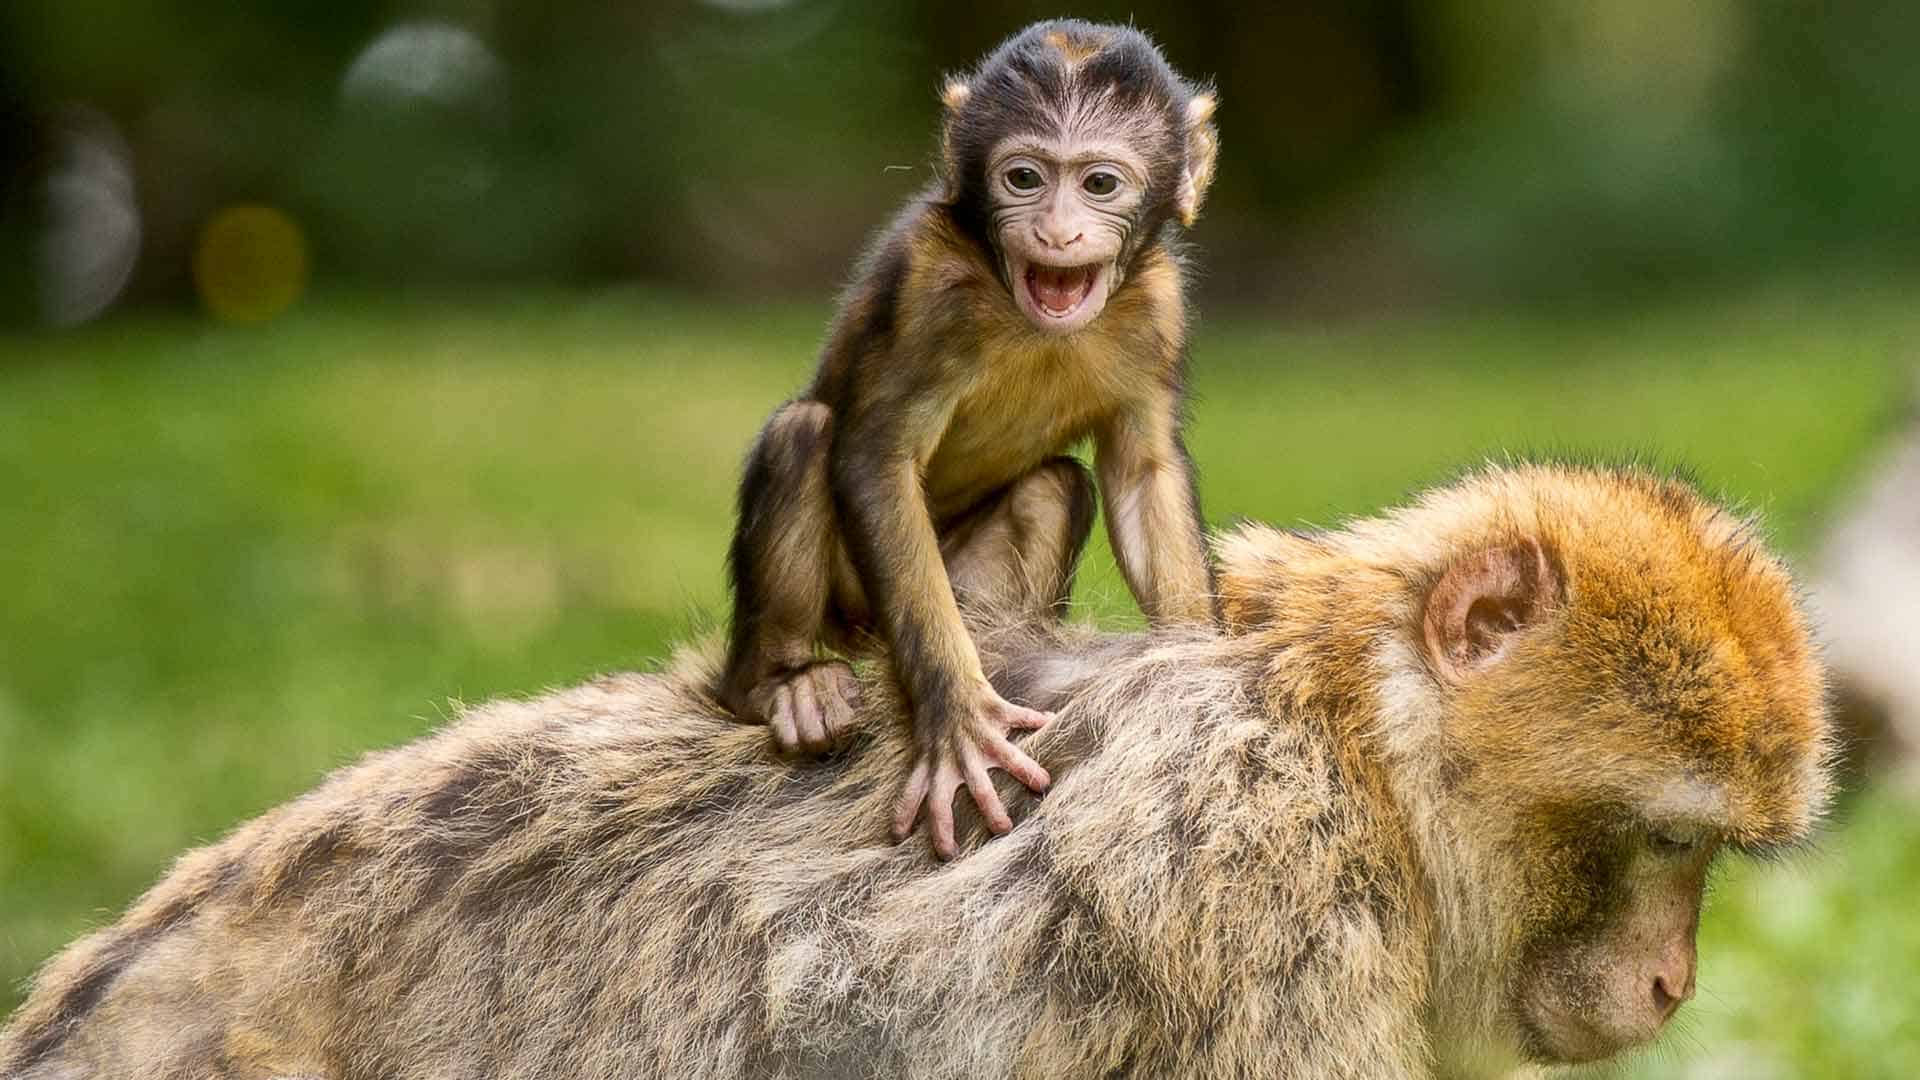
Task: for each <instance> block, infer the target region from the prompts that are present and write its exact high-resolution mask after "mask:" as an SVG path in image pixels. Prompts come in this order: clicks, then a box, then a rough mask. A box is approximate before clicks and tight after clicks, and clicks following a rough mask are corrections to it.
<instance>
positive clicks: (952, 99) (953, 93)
mask: <svg viewBox="0 0 1920 1080" xmlns="http://www.w3.org/2000/svg"><path fill="white" fill-rule="evenodd" d="M972 94H973V87H971V86H968V85H967V80H965V79H962V78H960V77H959V76H958V75H953V76H949V77H948V78H947V81H946V84H945V85H943V86H942V87H940V104H942V105H945V106H946V107H947V115H948V117H949V118H951V117H952V115H953V114H954V113H956V112H958V111H960V106H962V105H965V104H966V103H967V98H968V97H970V96H972Z"/></svg>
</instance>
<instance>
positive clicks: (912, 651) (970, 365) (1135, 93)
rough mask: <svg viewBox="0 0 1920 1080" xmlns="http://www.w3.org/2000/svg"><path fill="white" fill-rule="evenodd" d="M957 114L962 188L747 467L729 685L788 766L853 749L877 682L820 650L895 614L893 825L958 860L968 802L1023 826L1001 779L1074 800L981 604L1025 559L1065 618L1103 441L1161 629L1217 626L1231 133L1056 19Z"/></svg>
mask: <svg viewBox="0 0 1920 1080" xmlns="http://www.w3.org/2000/svg"><path fill="white" fill-rule="evenodd" d="M942 99H943V101H944V104H945V109H946V118H945V125H944V133H943V141H942V153H941V158H942V173H943V175H942V177H941V178H940V179H939V180H938V181H936V183H935V184H934V185H933V186H932V187H931V188H929V189H928V190H927V191H925V192H923V193H922V194H921V195H920V196H918V197H917V198H916V199H915V200H914V201H913V202H912V203H910V204H909V205H908V206H907V208H906V209H905V210H904V211H903V212H902V213H901V214H900V215H899V216H898V218H897V219H896V220H895V221H894V222H893V224H892V225H891V226H890V227H889V228H888V229H887V230H886V231H885V232H884V233H883V234H882V235H881V237H880V238H879V240H878V242H877V243H876V244H875V245H874V247H873V248H872V250H871V251H870V252H869V253H868V254H867V256H866V258H865V259H864V260H863V261H862V263H861V264H860V267H859V269H858V270H857V271H856V275H855V280H854V284H853V286H852V287H851V288H850V289H849V290H848V291H847V293H846V295H845V297H844V298H843V299H842V301H841V305H840V311H839V315H838V317H837V318H836V320H835V322H834V325H833V329H832V332H831V334H830V337H829V339H828V342H827V345H826V348H825V350H824V354H823V356H822V357H821V361H820V368H819V371H818V373H817V374H816V375H815V376H814V379H813V382H812V384H811V385H810V386H808V388H807V389H806V390H805V391H804V392H803V393H802V394H801V395H800V396H799V397H798V398H796V399H795V400H793V401H791V402H789V403H788V404H786V405H785V406H783V407H781V408H780V410H779V411H777V412H775V413H774V415H773V417H772V419H770V420H769V421H768V422H767V425H766V428H765V429H764V430H763V431H762V432H761V435H760V438H759V441H758V443H757V444H756V445H755V446H754V448H753V450H752V451H751V452H750V454H749V456H748V461H747V467H746V471H745V476H744V479H743V481H742V483H741V487H740V508H739V525H738V529H737V531H736V533H735V535H734V540H733V547H732V553H731V557H730V563H731V575H732V584H733V595H734V611H733V624H732V633H731V645H730V649H729V652H728V656H727V665H726V674H725V677H724V678H723V679H722V681H721V686H720V693H721V698H722V700H723V701H724V702H725V703H726V704H727V706H728V707H729V708H731V709H733V710H734V711H735V713H736V714H738V715H739V716H741V717H743V718H747V719H753V720H765V721H766V722H767V723H768V724H769V725H770V726H771V728H772V732H773V736H774V738H775V740H776V741H777V742H778V743H779V744H780V746H781V747H782V748H783V749H786V750H789V751H792V750H806V751H821V750H825V749H828V748H829V747H831V746H833V745H835V744H836V743H837V742H838V741H839V739H840V737H841V735H842V733H843V732H844V730H845V728H846V725H847V723H848V721H849V719H850V718H851V716H852V703H853V694H854V692H855V691H854V686H855V683H854V680H853V676H852V672H851V670H850V669H849V668H848V666H847V664H846V663H845V662H843V661H841V660H838V659H831V658H823V657H822V655H821V652H820V645H821V643H822V642H823V640H825V641H828V642H833V643H840V644H845V643H847V642H848V641H850V640H851V639H852V638H853V637H855V636H856V635H858V634H859V633H860V632H862V631H863V630H865V629H867V628H869V627H870V626H872V625H874V624H875V622H876V621H877V624H878V627H879V629H880V631H881V632H882V634H883V636H884V637H885V638H886V641H887V643H888V644H889V645H890V646H891V649H890V653H891V656H892V658H893V664H894V670H895V672H896V674H897V676H898V678H899V681H900V687H901V689H902V690H903V691H904V693H905V695H906V698H907V700H908V701H909V702H910V703H911V707H912V714H913V727H914V732H915V735H916V737H917V740H918V745H919V752H918V754H917V756H916V758H915V761H914V763H913V765H912V766H911V768H910V771H909V773H908V777H907V781H906V783H905V785H904V786H903V787H902V789H901V793H900V797H899V799H898V800H897V802H896V803H895V806H894V816H893V821H894V835H895V837H896V839H898V838H903V837H904V836H905V835H906V834H907V833H908V832H909V831H910V830H911V829H912V827H913V824H914V821H915V819H916V817H917V816H919V815H920V814H921V813H922V810H923V807H924V813H925V815H926V819H927V821H928V825H929V831H930V832H931V833H932V836H933V842H934V847H935V849H936V850H937V851H939V852H940V853H941V854H942V855H951V854H952V853H953V852H954V850H955V846H954V837H953V798H954V795H955V793H956V791H957V790H958V789H959V788H960V787H962V786H965V787H966V788H968V789H969V791H970V792H971V793H972V795H973V798H974V800H975V802H976V803H977V804H978V805H979V807H980V810H981V812H982V813H983V814H984V815H985V817H986V819H987V821H988V822H989V824H991V825H992V827H993V828H995V829H996V830H1005V829H1006V828H1008V827H1010V824H1011V823H1010V820H1009V819H1008V817H1007V813H1006V810H1005V808H1004V806H1003V804H1002V802H1001V800H1000V798H999V796H998V795H997V794H996V793H995V789H994V787H993V785H992V784H991V782H989V781H988V779H987V771H988V769H989V768H992V767H995V766H998V767H1000V768H1004V769H1006V770H1007V771H1008V772H1009V773H1011V774H1012V775H1013V776H1015V777H1016V778H1018V779H1019V780H1020V781H1021V782H1022V783H1023V784H1025V785H1027V786H1028V787H1030V788H1032V789H1034V790H1040V789H1043V788H1045V787H1046V785H1047V783H1048V776H1047V773H1046V770H1045V769H1043V768H1042V767H1041V766H1040V765H1039V764H1038V763H1036V762H1035V761H1034V760H1033V759H1032V758H1031V757H1030V756H1028V755H1027V753H1026V752H1025V751H1023V750H1021V749H1020V748H1019V747H1018V746H1016V745H1015V744H1014V743H1013V742H1011V741H1010V740H1009V739H1008V737H1007V736H1008V734H1009V733H1010V732H1011V731H1014V730H1018V729H1033V728H1038V727H1040V726H1041V725H1043V724H1044V723H1046V721H1047V719H1048V718H1047V716H1046V715H1045V714H1043V713H1040V712H1037V711H1035V710H1032V709H1028V708H1024V707H1022V706H1019V705H1016V704H1013V703H1011V702H1008V701H1006V700H1005V699H1003V698H1002V697H1001V696H1000V695H999V694H998V693H996V692H995V691H994V689H993V687H992V685H991V684H990V683H989V682H988V680H987V678H986V675H985V673H984V672H983V671H982V670H981V666H980V659H979V656H978V654H977V653H976V651H975V649H974V645H973V642H972V641H971V640H970V639H969V637H968V634H967V630H966V627H965V625H964V624H963V623H962V622H961V618H960V612H959V609H958V606H957V603H956V595H957V596H958V598H959V599H960V600H964V599H965V598H966V596H967V594H968V593H970V592H977V591H979V590H981V589H983V588H991V587H992V585H993V582H994V581H995V580H997V579H998V578H999V577H1000V576H1002V575H1004V574H1005V573H1006V572H1007V570H1008V568H1009V567H1018V568H1019V570H1020V572H1021V573H1023V574H1027V575H1029V576H1032V577H1034V578H1036V579H1045V580H1047V581H1050V582H1051V583H1052V584H1051V588H1052V591H1053V594H1054V597H1055V599H1056V600H1057V602H1058V603H1060V604H1064V603H1065V602H1066V599H1067V596H1068V592H1069V590H1070V588H1071V584H1072V577H1073V569H1074V564H1075V562H1076V561H1077V559H1078V557H1079V553H1080V548H1081V546H1082V545H1083V544H1084V542H1085V539H1086V535H1087V531H1088V529H1089V528H1090V526H1091V524H1092V520H1093V495H1092V484H1091V482H1090V481H1089V479H1088V477H1087V475H1086V470H1085V468H1084V467H1083V466H1081V465H1080V464H1079V463H1078V462H1076V461H1074V460H1073V459H1072V458H1069V457H1064V456H1061V455H1063V454H1064V453H1065V452H1066V450H1067V449H1068V448H1070V447H1071V446H1072V445H1073V444H1075V443H1077V442H1079V441H1081V440H1082V439H1084V438H1087V437H1089V436H1090V437H1091V438H1092V439H1093V440H1094V442H1095V446H1096V466H1097V468H1098V470H1099V474H1100V488H1101V491H1102V494H1103V495H1104V497H1105V500H1106V507H1107V523H1108V527H1109V530H1110V532H1111V535H1112V539H1113V550H1114V553H1115V555H1116V557H1117V558H1118V560H1119V563H1120V568H1121V572H1122V574H1123V575H1124V576H1125V577H1126V580H1127V584H1128V585H1129V586H1130V587H1131V588H1132V590H1133V594H1134V596H1135V598H1136V599H1137V600H1138V601H1139V603H1140V606H1141V608H1142V610H1144V611H1145V612H1146V615H1147V618H1148V620H1149V622H1151V623H1152V624H1154V625H1156V626H1161V625H1168V624H1174V623H1189V624H1199V623H1205V622H1207V621H1208V620H1209V619H1210V618H1211V616H1212V611H1213V603H1212V599H1211V596H1212V582H1211V573H1210V569H1209V566H1208V562H1207V554H1206V545H1205V541H1204V539H1203V537H1202V533H1201V520H1200V513H1199V508H1198V504H1197V500H1196V496H1195V492H1194V485H1193V478H1192V465H1191V462H1190V461H1189V459H1188V457H1187V452H1186V448H1185V446H1184V445H1183V444H1182V442H1181V439H1180V423H1181V419H1182V416H1181V410H1182V404H1181V398H1182V381H1183V378H1184V369H1185V363H1186V354H1185V340H1186V309H1185V305H1184V302H1183V299H1182V281H1181V276H1182V270H1181V263H1180V258H1179V255H1178V253H1177V252H1176V251H1175V250H1174V248H1173V247H1172V246H1171V243H1172V237H1173V233H1174V232H1176V231H1177V228H1178V225H1190V224H1192V222H1193V220H1194V217H1195V215H1196V214H1198V213H1199V210H1200V202H1201V199H1202V197H1203V196H1204V195H1205V194H1206V190H1207V185H1208V183H1209V182H1210V181H1211V179H1212V177H1213V169H1214V151H1215V147H1216V144H1217V137H1216V133H1215V130H1214V127H1213V124H1212V122H1211V118H1212V115H1213V110H1214V98H1213V96H1212V95H1211V94H1210V93H1206V92H1203V91H1200V90H1197V89H1196V88H1195V87H1194V86H1193V85H1192V84H1190V83H1188V82H1187V81H1186V80H1185V79H1183V78H1181V77H1180V76H1179V75H1178V74H1176V73H1175V72H1174V71H1173V69H1172V68H1170V67H1169V66H1168V65H1167V62H1166V60H1165V59H1164V58H1162V57H1161V55H1160V52H1159V50H1158V49H1156V48H1155V47H1154V45H1153V43H1152V42H1151V41H1149V40H1148V39H1147V38H1146V37H1145V36H1144V35H1142V34H1141V33H1139V32H1138V31H1136V30H1133V29H1131V28H1129V27H1120V26H1096V25H1092V24H1089V23H1083V22H1075V21H1060V22H1046V23H1040V24H1037V25H1035V26H1031V27H1029V28H1027V29H1026V30H1025V31H1023V32H1021V33H1020V34H1018V35H1016V36H1015V37H1013V38H1011V39H1009V40H1008V41H1007V42H1006V43H1004V44H1002V45H1001V46H1000V47H999V48H998V49H996V50H994V52H993V53H992V54H991V55H990V56H988V57H987V59H986V60H985V61H984V62H983V63H982V64H981V65H980V68H979V70H978V71H976V72H975V73H974V74H972V75H971V76H969V77H967V78H965V79H955V80H952V81H950V82H949V83H948V84H947V86H946V89H945V92H944V93H943V94H942ZM1046 506H1057V507H1066V508H1069V510H1070V512H1069V513H1067V514H1065V515H1064V516H1062V515H1054V514H1050V513H1048V512H1046V511H1045V510H1044V509H1043V507H1046ZM1040 517H1046V518H1048V519H1049V524H1048V525H1047V526H1046V527H1045V528H1042V527H1040V525H1039V524H1038V518H1040ZM1056 518H1057V519H1058V520H1057V521H1055V520H1052V519H1056ZM949 575H951V581H950V580H949Z"/></svg>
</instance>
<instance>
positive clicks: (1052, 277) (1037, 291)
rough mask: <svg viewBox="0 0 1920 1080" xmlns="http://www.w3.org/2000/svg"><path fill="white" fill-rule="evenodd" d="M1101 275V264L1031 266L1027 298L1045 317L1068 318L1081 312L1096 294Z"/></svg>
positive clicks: (1030, 264)
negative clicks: (1094, 285)
mask: <svg viewBox="0 0 1920 1080" xmlns="http://www.w3.org/2000/svg"><path fill="white" fill-rule="evenodd" d="M1099 276H1100V264H1098V263H1094V264H1091V265H1088V266H1041V265H1040V264H1039V263H1028V264H1027V295H1028V296H1031V297H1032V298H1033V306H1034V307H1036V308H1039V309H1040V311H1041V313H1042V314H1045V315H1049V316H1051V317H1053V318H1056V319H1064V318H1066V317H1067V316H1069V315H1072V314H1073V313H1074V312H1075V311H1077V310H1079V308H1080V305H1081V304H1084V303H1086V302H1087V297H1088V296H1089V295H1091V294H1092V293H1093V283H1094V281H1095V280H1096V279H1098V278H1099Z"/></svg>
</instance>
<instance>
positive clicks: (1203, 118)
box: [1174, 91, 1220, 227]
mask: <svg viewBox="0 0 1920 1080" xmlns="http://www.w3.org/2000/svg"><path fill="white" fill-rule="evenodd" d="M1219 104H1220V99H1218V98H1216V97H1215V96H1214V95H1213V94H1212V92H1210V91H1209V92H1205V93H1199V94H1195V95H1194V96H1193V100H1191V101H1189V102H1187V116H1186V125H1187V132H1186V136H1187V164H1186V168H1185V169H1183V170H1181V173H1180V191H1179V192H1178V193H1177V194H1176V195H1175V196H1174V208H1175V209H1176V210H1177V211H1178V212H1179V214H1180V224H1182V225H1185V226H1188V227H1192V225H1193V223H1194V221H1195V220H1196V219H1197V218H1199V216H1200V204H1201V203H1202V202H1203V201H1205V199H1206V197H1207V187H1208V186H1209V185H1211V184H1212V183H1213V166H1214V162H1215V160H1216V159H1217V158H1218V157H1219V154H1220V131H1219V129H1218V128H1216V127H1214V126H1213V110H1214V109H1215V108H1217V107H1219Z"/></svg>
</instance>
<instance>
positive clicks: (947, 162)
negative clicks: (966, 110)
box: [940, 75, 973, 198]
mask: <svg viewBox="0 0 1920 1080" xmlns="http://www.w3.org/2000/svg"><path fill="white" fill-rule="evenodd" d="M972 96H973V87H971V86H969V85H967V80H965V79H963V78H961V77H960V76H958V75H950V76H948V77H947V81H946V82H945V83H944V84H942V85H941V87H940V105H941V117H940V169H941V173H942V175H944V176H945V178H946V184H947V194H948V197H950V198H951V197H953V196H955V195H956V194H957V188H958V186H959V184H960V159H959V155H958V154H956V153H955V152H954V146H953V128H954V122H955V120H956V119H957V118H958V117H959V115H960V109H961V108H962V107H963V106H965V105H966V103H967V99H968V98H970V97H972Z"/></svg>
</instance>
